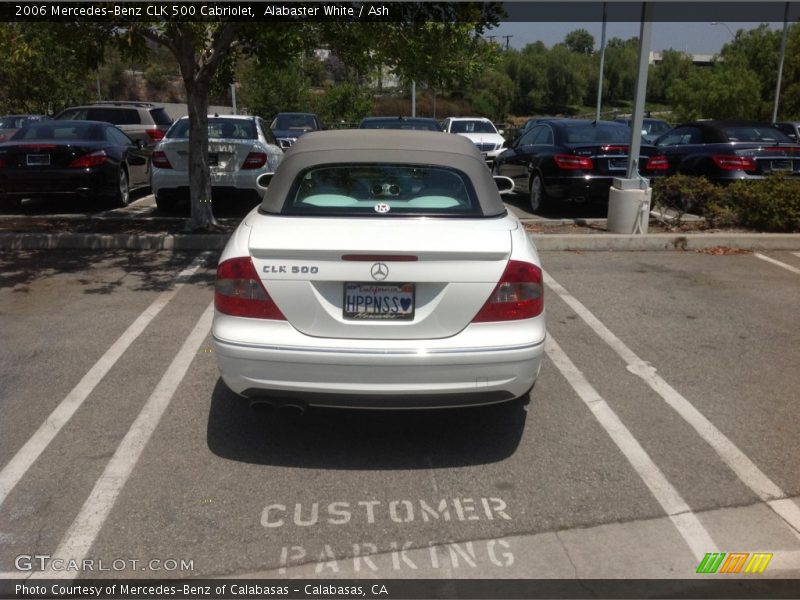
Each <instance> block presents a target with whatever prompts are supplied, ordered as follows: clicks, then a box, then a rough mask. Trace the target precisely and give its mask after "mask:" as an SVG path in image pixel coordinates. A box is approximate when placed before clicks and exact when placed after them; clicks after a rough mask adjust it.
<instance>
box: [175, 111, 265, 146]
mask: <svg viewBox="0 0 800 600" xmlns="http://www.w3.org/2000/svg"><path fill="white" fill-rule="evenodd" d="M167 137H168V138H170V139H188V138H189V119H181V120H179V121H177V122H176V123H175V125H174V126H173V127H172V129H170V130H169V131H168V132H167ZM208 137H209V139H226V140H255V139H258V133H257V132H256V126H255V123H253V121H251V120H249V119H225V118H221V117H220V118H217V117H215V118H211V119H209V120H208Z"/></svg>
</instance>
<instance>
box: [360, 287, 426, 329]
mask: <svg viewBox="0 0 800 600" xmlns="http://www.w3.org/2000/svg"><path fill="white" fill-rule="evenodd" d="M344 318H345V319H354V320H360V321H363V320H384V321H388V320H394V321H410V320H411V319H413V318H414V284H413V283H402V284H394V283H350V282H348V283H345V284H344Z"/></svg>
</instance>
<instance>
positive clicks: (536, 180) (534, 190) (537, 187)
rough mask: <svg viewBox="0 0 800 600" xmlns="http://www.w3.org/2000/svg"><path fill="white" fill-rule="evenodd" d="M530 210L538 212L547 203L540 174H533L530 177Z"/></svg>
mask: <svg viewBox="0 0 800 600" xmlns="http://www.w3.org/2000/svg"><path fill="white" fill-rule="evenodd" d="M530 201H531V210H532V211H533V212H538V211H540V210H542V209H543V208H544V207H545V206H546V205H547V194H546V193H545V191H544V181H542V177H541V175H538V174H536V175H534V176H533V177H531V193H530Z"/></svg>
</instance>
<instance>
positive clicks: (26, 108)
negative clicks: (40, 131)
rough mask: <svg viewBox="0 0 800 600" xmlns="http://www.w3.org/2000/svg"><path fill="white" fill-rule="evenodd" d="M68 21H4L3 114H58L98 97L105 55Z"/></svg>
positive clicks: (99, 42)
mask: <svg viewBox="0 0 800 600" xmlns="http://www.w3.org/2000/svg"><path fill="white" fill-rule="evenodd" d="M104 39H105V37H104V36H103V37H99V38H96V39H95V40H94V43H89V44H87V43H86V41H85V38H84V35H83V30H82V28H81V27H80V26H78V25H74V24H68V23H37V24H36V26H32V25H31V24H30V23H16V22H12V23H0V48H2V49H3V51H2V52H0V81H1V82H2V85H0V113H2V114H6V113H12V112H20V113H51V112H52V113H54V112H58V111H60V110H61V109H62V108H65V107H67V106H69V105H71V104H77V103H81V102H85V101H86V100H88V99H89V98H92V97H94V94H95V92H94V85H93V84H94V80H95V74H96V70H97V66H98V64H99V61H100V59H101V57H102V53H103V40H104Z"/></svg>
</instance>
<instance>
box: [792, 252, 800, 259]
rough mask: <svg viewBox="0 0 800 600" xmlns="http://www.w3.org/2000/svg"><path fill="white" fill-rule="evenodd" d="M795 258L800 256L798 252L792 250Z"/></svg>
mask: <svg viewBox="0 0 800 600" xmlns="http://www.w3.org/2000/svg"><path fill="white" fill-rule="evenodd" d="M792 254H794V255H795V256H796V257H797V258H800V252H792Z"/></svg>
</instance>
